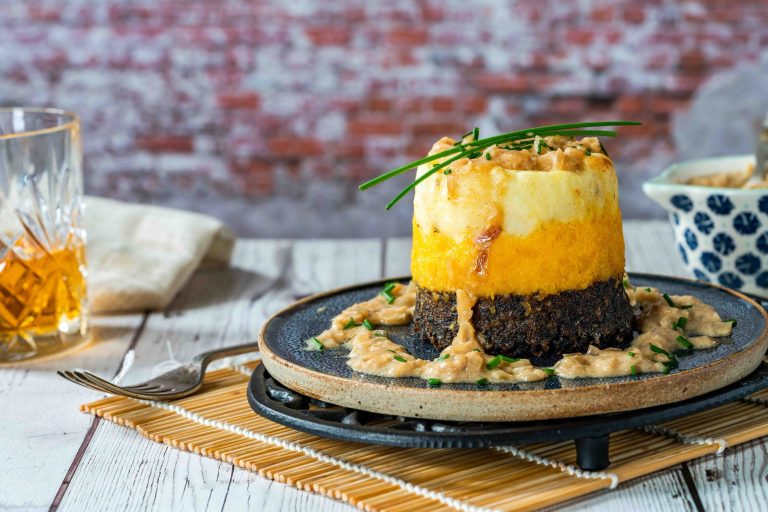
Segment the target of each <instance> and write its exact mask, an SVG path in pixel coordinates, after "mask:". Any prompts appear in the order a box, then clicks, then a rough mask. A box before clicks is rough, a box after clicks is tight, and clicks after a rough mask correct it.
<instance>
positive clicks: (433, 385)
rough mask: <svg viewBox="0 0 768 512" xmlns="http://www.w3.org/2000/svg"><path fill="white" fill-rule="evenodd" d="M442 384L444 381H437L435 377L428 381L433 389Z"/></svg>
mask: <svg viewBox="0 0 768 512" xmlns="http://www.w3.org/2000/svg"><path fill="white" fill-rule="evenodd" d="M442 383H443V381H441V380H440V379H435V378H434V377H433V378H431V379H429V380H427V384H429V386H430V387H433V388H437V387H440V384H442Z"/></svg>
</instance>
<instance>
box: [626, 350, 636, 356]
mask: <svg viewBox="0 0 768 512" xmlns="http://www.w3.org/2000/svg"><path fill="white" fill-rule="evenodd" d="M627 355H628V356H629V357H635V353H634V352H632V351H631V350H630V351H629V352H627Z"/></svg>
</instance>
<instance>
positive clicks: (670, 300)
mask: <svg viewBox="0 0 768 512" xmlns="http://www.w3.org/2000/svg"><path fill="white" fill-rule="evenodd" d="M662 297H664V300H665V301H667V304H669V305H670V306H672V307H673V308H674V307H675V303H674V302H673V301H672V297H670V296H669V295H668V294H666V293H665V294H664V295H662Z"/></svg>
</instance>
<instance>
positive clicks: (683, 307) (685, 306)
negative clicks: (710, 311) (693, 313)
mask: <svg viewBox="0 0 768 512" xmlns="http://www.w3.org/2000/svg"><path fill="white" fill-rule="evenodd" d="M679 307H680V309H691V308H692V307H693V304H686V305H684V306H679Z"/></svg>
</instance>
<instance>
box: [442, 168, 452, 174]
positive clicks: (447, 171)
mask: <svg viewBox="0 0 768 512" xmlns="http://www.w3.org/2000/svg"><path fill="white" fill-rule="evenodd" d="M452 172H453V171H452V170H450V169H446V170H444V171H443V174H445V175H446V176H448V175H449V174H451V173H452Z"/></svg>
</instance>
